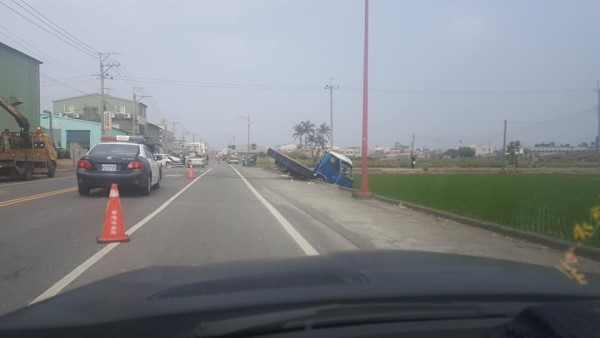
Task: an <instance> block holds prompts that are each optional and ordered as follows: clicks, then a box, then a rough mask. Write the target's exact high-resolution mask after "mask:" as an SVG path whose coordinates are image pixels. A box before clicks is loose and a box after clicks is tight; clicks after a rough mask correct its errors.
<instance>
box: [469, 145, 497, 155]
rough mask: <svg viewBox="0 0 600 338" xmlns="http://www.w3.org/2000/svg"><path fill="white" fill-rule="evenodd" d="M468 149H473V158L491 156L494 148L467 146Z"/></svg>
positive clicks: (488, 146)
mask: <svg viewBox="0 0 600 338" xmlns="http://www.w3.org/2000/svg"><path fill="white" fill-rule="evenodd" d="M469 148H472V149H475V156H492V154H494V148H493V147H492V146H490V145H477V146H469Z"/></svg>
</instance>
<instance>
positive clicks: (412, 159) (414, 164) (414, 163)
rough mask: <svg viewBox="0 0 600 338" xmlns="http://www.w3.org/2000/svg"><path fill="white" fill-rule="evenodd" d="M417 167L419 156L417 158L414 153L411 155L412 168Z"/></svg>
mask: <svg viewBox="0 0 600 338" xmlns="http://www.w3.org/2000/svg"><path fill="white" fill-rule="evenodd" d="M416 165H417V156H415V154H414V153H410V166H411V167H412V168H413V169H415V166H416Z"/></svg>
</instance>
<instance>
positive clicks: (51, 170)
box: [47, 161, 56, 177]
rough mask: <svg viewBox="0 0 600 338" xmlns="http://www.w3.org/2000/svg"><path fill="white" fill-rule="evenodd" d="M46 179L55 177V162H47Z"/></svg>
mask: <svg viewBox="0 0 600 338" xmlns="http://www.w3.org/2000/svg"><path fill="white" fill-rule="evenodd" d="M47 175H48V177H54V175H56V162H55V161H48V174H47Z"/></svg>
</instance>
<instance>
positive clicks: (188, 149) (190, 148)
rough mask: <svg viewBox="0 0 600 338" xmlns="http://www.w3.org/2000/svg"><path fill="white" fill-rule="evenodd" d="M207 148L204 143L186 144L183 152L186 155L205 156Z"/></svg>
mask: <svg viewBox="0 0 600 338" xmlns="http://www.w3.org/2000/svg"><path fill="white" fill-rule="evenodd" d="M207 151H208V147H207V145H206V143H204V142H187V143H186V144H185V146H184V152H185V153H187V154H191V153H198V155H206V154H207Z"/></svg>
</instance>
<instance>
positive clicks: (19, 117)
mask: <svg viewBox="0 0 600 338" xmlns="http://www.w3.org/2000/svg"><path fill="white" fill-rule="evenodd" d="M0 106H2V108H4V109H6V111H8V113H9V114H10V115H12V116H13V117H14V118H15V120H16V121H17V124H18V125H19V127H21V132H29V120H27V118H26V117H25V116H23V114H21V113H20V112H19V111H18V110H17V108H16V107H15V106H14V105H13V104H12V103H10V102H9V101H8V100H7V99H5V98H3V97H2V96H0Z"/></svg>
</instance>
